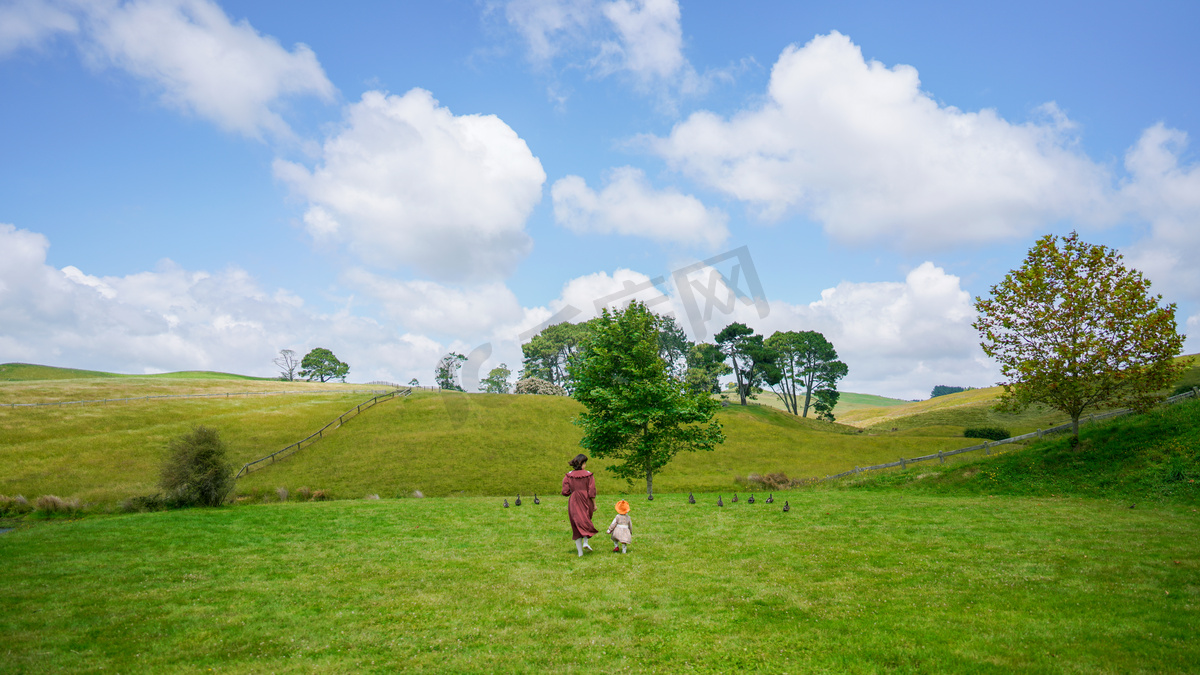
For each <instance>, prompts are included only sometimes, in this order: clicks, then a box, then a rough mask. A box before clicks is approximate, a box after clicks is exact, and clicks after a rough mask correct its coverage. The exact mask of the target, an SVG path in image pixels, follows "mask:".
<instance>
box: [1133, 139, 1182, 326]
mask: <svg viewBox="0 0 1200 675" xmlns="http://www.w3.org/2000/svg"><path fill="white" fill-rule="evenodd" d="M1187 143H1188V138H1187V134H1186V133H1184V132H1182V131H1179V130H1177V129H1170V128H1168V127H1166V126H1165V125H1163V124H1161V123H1160V124H1156V125H1154V126H1152V127H1150V128H1149V129H1147V130H1146V131H1145V132H1144V133H1143V134H1142V136H1141V138H1140V139H1139V140H1138V142H1137V144H1136V145H1134V146H1133V147H1132V148H1130V150H1129V152H1128V153H1127V154H1126V155H1125V168H1126V170H1127V171H1128V172H1129V179H1128V180H1127V181H1126V182H1125V183H1124V184H1123V185H1122V186H1121V190H1120V195H1121V198H1122V199H1123V200H1124V201H1125V207H1126V209H1127V210H1128V211H1130V212H1132V213H1134V214H1136V216H1137V217H1138V218H1140V219H1142V220H1145V221H1146V222H1148V223H1149V224H1150V233H1149V236H1147V237H1144V238H1142V239H1140V240H1139V241H1137V242H1135V243H1134V244H1133V245H1132V246H1131V247H1130V248H1129V252H1130V260H1129V262H1130V263H1131V264H1132V265H1133V266H1134V267H1136V268H1138V269H1140V270H1142V271H1143V272H1145V273H1146V274H1147V276H1149V277H1150V279H1151V280H1152V281H1153V282H1154V284H1155V288H1154V290H1155V291H1158V292H1161V293H1164V294H1165V295H1166V296H1167V297H1168V298H1172V299H1175V298H1178V299H1181V300H1185V301H1191V302H1200V265H1198V264H1197V262H1196V261H1197V260H1200V163H1192V164H1187V165H1185V164H1182V163H1181V161H1180V156H1181V155H1182V154H1183V152H1184V151H1185V150H1186V148H1187ZM1193 344H1194V343H1193Z"/></svg>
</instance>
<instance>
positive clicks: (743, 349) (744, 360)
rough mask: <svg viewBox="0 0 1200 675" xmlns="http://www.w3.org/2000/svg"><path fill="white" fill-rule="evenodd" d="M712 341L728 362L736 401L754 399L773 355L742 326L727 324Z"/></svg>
mask: <svg viewBox="0 0 1200 675" xmlns="http://www.w3.org/2000/svg"><path fill="white" fill-rule="evenodd" d="M713 340H714V341H715V342H716V343H717V347H719V348H720V350H721V353H722V354H724V355H725V356H726V358H728V359H729V362H730V365H731V366H732V367H733V376H734V378H735V381H736V382H737V393H738V399H739V400H740V401H741V404H742V405H746V399H747V398H750V399H754V398H757V396H755V391H756V390H758V389H760V388H761V386H762V385H763V384H764V382H765V381H764V379H763V378H764V376H765V375H766V373H767V370H768V368H769V367H770V366H771V364H772V363H773V362H774V360H775V352H774V351H772V350H771V349H770V348H768V347H767V346H765V345H764V344H763V336H761V335H759V334H757V333H755V332H754V329H753V328H750V327H749V326H747V325H746V324H744V323H736V322H735V323H731V324H729V325H728V326H726V327H725V328H724V329H722V330H721V332H720V333H717V334H716V335H715V336H714V337H713Z"/></svg>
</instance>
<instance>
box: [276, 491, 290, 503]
mask: <svg viewBox="0 0 1200 675" xmlns="http://www.w3.org/2000/svg"><path fill="white" fill-rule="evenodd" d="M275 496H277V497H279V501H281V502H286V501H287V500H288V490H287V488H285V487H277V488H275Z"/></svg>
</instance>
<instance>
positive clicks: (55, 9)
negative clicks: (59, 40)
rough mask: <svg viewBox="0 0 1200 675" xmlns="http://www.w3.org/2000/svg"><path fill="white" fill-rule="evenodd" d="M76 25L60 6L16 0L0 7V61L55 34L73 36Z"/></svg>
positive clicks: (32, 0) (41, 1)
mask: <svg viewBox="0 0 1200 675" xmlns="http://www.w3.org/2000/svg"><path fill="white" fill-rule="evenodd" d="M78 30H79V22H78V21H76V19H75V17H74V16H73V15H72V14H71V13H70V12H68V11H67V10H66V9H64V8H63V7H59V6H57V5H54V4H52V3H49V2H45V1H44V0H16V1H15V2H10V3H7V4H5V5H3V6H0V58H2V57H4V56H7V55H8V54H11V53H13V52H15V51H17V50H19V49H23V48H28V47H37V46H39V45H40V44H42V43H43V42H44V41H45V40H47V39H48V38H50V37H51V36H53V35H55V34H57V33H75V32H76V31H78Z"/></svg>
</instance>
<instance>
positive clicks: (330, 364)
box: [300, 347, 350, 382]
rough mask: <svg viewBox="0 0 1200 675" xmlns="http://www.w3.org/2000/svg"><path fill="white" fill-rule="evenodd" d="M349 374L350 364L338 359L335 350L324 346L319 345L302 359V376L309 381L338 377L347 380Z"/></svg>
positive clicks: (322, 380) (325, 380)
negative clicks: (332, 350) (334, 353)
mask: <svg viewBox="0 0 1200 675" xmlns="http://www.w3.org/2000/svg"><path fill="white" fill-rule="evenodd" d="M349 374H350V366H349V365H347V364H345V363H342V362H341V361H338V358H337V357H336V356H334V355H333V352H331V351H329V350H328V349H325V348H324V347H317V348H316V349H314V350H312V351H311V352H309V353H307V354H305V355H304V358H303V359H302V360H301V361H300V377H303V378H305V379H307V380H309V381H312V380H317V381H318V382H328V381H329V380H332V379H334V378H338V379H340V380H341V381H342V382H345V381H346V376H347V375H349Z"/></svg>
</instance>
